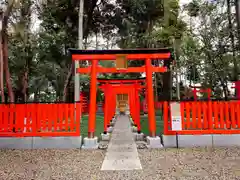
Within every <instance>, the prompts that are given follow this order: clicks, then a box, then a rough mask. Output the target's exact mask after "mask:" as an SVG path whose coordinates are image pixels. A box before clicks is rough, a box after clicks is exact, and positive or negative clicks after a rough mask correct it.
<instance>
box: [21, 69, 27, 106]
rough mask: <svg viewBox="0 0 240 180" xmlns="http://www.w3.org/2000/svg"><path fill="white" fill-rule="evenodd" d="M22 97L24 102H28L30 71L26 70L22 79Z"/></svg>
mask: <svg viewBox="0 0 240 180" xmlns="http://www.w3.org/2000/svg"><path fill="white" fill-rule="evenodd" d="M22 87H23V88H22V95H23V100H24V102H27V88H28V70H27V69H26V70H25V72H24V74H23V77H22Z"/></svg>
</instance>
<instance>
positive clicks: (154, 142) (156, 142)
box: [147, 136, 163, 148]
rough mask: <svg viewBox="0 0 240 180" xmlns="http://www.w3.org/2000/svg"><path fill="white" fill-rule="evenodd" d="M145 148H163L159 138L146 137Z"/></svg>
mask: <svg viewBox="0 0 240 180" xmlns="http://www.w3.org/2000/svg"><path fill="white" fill-rule="evenodd" d="M147 147H148V148H163V145H162V144H161V139H160V137H159V136H156V137H150V136H148V137H147Z"/></svg>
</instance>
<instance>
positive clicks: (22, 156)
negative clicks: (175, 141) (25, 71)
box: [0, 148, 240, 180]
mask: <svg viewBox="0 0 240 180" xmlns="http://www.w3.org/2000/svg"><path fill="white" fill-rule="evenodd" d="M239 150H240V149H239V148H218V149H212V148H196V149H161V150H148V149H143V150H139V157H140V160H141V163H142V166H143V170H141V171H119V172H103V171H100V168H101V165H102V162H103V159H104V155H105V152H106V151H105V150H95V151H87V150H81V151H80V150H0V179H1V180H8V179H9V180H10V179H13V180H15V179H16V180H18V179H19V180H20V179H26V180H31V179H34V180H45V179H46V180H47V179H51V180H53V179H55V180H58V179H59V180H63V179H66V180H71V179H79V180H140V179H141V180H162V179H183V180H188V179H194V180H196V179H208V180H215V179H216V180H221V179H222V180H228V179H230V180H232V179H240V151H239Z"/></svg>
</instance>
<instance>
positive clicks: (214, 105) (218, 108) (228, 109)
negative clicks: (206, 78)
mask: <svg viewBox="0 0 240 180" xmlns="http://www.w3.org/2000/svg"><path fill="white" fill-rule="evenodd" d="M180 107H181V120H182V130H181V131H178V132H176V131H173V130H172V124H171V120H172V119H171V110H170V106H169V102H164V105H163V116H164V117H163V118H164V134H165V135H173V134H176V133H178V134H240V101H239V100H238V101H192V102H180Z"/></svg>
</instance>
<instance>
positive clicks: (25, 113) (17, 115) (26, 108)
mask: <svg viewBox="0 0 240 180" xmlns="http://www.w3.org/2000/svg"><path fill="white" fill-rule="evenodd" d="M75 108H76V118H75V111H74V110H75ZM80 118H81V103H76V104H68V103H65V104H63V103H61V104H36V103H32V104H30V103H29V104H0V137H4V136H5V137H7V136H15V137H16V136H17V137H22V136H79V135H80Z"/></svg>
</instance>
